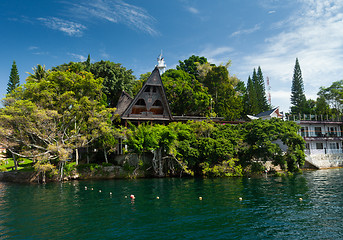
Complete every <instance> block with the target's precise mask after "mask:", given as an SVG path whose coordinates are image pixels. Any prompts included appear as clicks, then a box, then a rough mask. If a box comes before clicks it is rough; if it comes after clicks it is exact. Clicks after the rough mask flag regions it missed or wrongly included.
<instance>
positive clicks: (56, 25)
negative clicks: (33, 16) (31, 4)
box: [38, 17, 86, 36]
mask: <svg viewBox="0 0 343 240" xmlns="http://www.w3.org/2000/svg"><path fill="white" fill-rule="evenodd" d="M38 20H39V21H41V22H42V23H43V24H44V25H45V26H46V27H48V28H51V29H54V30H59V31H61V32H64V33H66V34H68V35H69V36H82V34H83V30H85V29H86V27H85V26H84V25H82V24H80V23H75V22H71V21H68V20H64V19H60V18H57V17H48V18H38Z"/></svg>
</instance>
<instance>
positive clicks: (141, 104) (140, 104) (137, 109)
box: [131, 98, 147, 114]
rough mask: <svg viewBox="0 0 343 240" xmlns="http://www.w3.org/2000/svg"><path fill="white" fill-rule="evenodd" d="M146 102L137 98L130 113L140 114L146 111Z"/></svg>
mask: <svg viewBox="0 0 343 240" xmlns="http://www.w3.org/2000/svg"><path fill="white" fill-rule="evenodd" d="M146 111H147V109H146V104H145V101H144V99H142V98H141V99H138V101H137V102H136V104H135V105H134V106H133V107H132V111H131V114H141V113H142V112H146Z"/></svg>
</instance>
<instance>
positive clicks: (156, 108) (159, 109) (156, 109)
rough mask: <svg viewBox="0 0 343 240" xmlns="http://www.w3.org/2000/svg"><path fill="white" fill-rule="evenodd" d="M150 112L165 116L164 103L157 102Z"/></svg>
mask: <svg viewBox="0 0 343 240" xmlns="http://www.w3.org/2000/svg"><path fill="white" fill-rule="evenodd" d="M150 111H151V112H153V114H154V115H163V105H162V102H161V101H160V100H156V101H155V102H154V104H153V105H152V107H151V109H150Z"/></svg>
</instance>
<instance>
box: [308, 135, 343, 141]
mask: <svg viewBox="0 0 343 240" xmlns="http://www.w3.org/2000/svg"><path fill="white" fill-rule="evenodd" d="M303 138H304V140H305V141H343V137H342V136H326V135H323V136H311V137H303Z"/></svg>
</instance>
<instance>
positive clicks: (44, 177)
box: [42, 171, 45, 183]
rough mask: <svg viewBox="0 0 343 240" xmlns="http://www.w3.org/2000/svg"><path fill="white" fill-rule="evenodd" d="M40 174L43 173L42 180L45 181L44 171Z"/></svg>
mask: <svg viewBox="0 0 343 240" xmlns="http://www.w3.org/2000/svg"><path fill="white" fill-rule="evenodd" d="M42 175H43V176H42V177H43V179H42V182H43V183H45V171H43V172H42Z"/></svg>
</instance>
